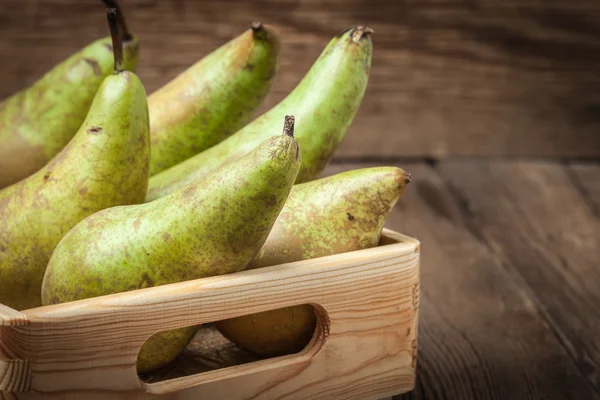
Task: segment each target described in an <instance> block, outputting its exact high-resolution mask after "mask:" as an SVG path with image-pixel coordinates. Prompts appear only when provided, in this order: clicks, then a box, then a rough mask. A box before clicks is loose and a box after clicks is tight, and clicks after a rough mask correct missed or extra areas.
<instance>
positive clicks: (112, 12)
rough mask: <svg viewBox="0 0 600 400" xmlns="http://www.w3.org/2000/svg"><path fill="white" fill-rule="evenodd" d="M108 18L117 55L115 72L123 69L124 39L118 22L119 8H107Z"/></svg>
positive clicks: (115, 54) (115, 55) (114, 50)
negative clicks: (120, 33)
mask: <svg viewBox="0 0 600 400" xmlns="http://www.w3.org/2000/svg"><path fill="white" fill-rule="evenodd" d="M106 18H107V19H108V27H109V28H110V36H111V38H112V44H113V54H114V57H115V74H118V73H119V72H122V71H123V69H124V68H123V41H122V40H121V35H119V25H118V22H117V9H116V8H107V9H106Z"/></svg>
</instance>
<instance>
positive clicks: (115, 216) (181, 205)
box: [42, 119, 300, 372]
mask: <svg viewBox="0 0 600 400" xmlns="http://www.w3.org/2000/svg"><path fill="white" fill-rule="evenodd" d="M287 121H289V119H288V120H287ZM292 126H293V125H292ZM286 132H289V129H288V130H286ZM299 168H300V153H299V149H298V143H297V142H296V140H295V139H294V138H293V137H292V136H289V135H288V134H287V133H285V134H283V135H278V136H273V137H270V138H268V139H267V140H265V141H264V142H263V143H262V144H260V145H259V146H258V147H257V148H256V149H255V150H254V151H252V152H250V153H249V154H247V155H246V156H244V157H242V158H241V159H239V160H238V161H236V162H234V163H231V164H229V165H227V166H225V167H223V168H222V169H221V170H219V171H216V172H215V173H214V174H211V175H208V176H207V177H206V178H205V179H202V180H198V181H196V182H193V183H191V184H190V185H188V186H186V187H185V188H182V189H181V190H179V191H176V192H174V193H172V194H171V195H169V196H166V197H163V198H162V199H159V200H156V201H153V202H150V203H146V204H141V205H132V206H121V207H113V208H110V209H107V210H103V211H100V212H97V213H96V214H93V215H91V216H90V217H88V218H86V219H85V220H83V221H82V222H80V223H79V224H78V225H77V226H75V227H74V228H73V229H72V230H71V231H70V232H69V233H68V234H67V235H65V237H64V238H63V239H62V240H61V242H60V243H59V245H58V246H57V248H56V250H55V251H54V254H53V255H52V258H51V260H50V263H49V265H48V268H47V271H46V275H45V277H44V283H43V287H42V301H43V303H44V304H45V305H46V304H56V303H62V302H67V301H74V300H79V299H85V298H90V297H95V296H102V295H106V294H111V293H118V292H124V291H129V290H135V289H140V288H145V287H150V286H158V285H165V284H169V283H175V282H181V281H185V280H190V279H198V278H203V277H208V276H214V275H221V274H227V273H232V272H236V271H241V270H243V269H244V268H245V267H246V265H247V264H248V263H249V262H250V260H252V259H253V258H254V257H255V256H256V253H257V252H258V250H259V249H260V248H261V247H262V245H263V244H264V242H265V240H266V239H267V236H268V235H269V232H270V230H271V228H272V226H273V224H274V223H275V220H276V219H277V216H278V215H279V212H280V211H281V209H282V208H283V205H284V204H285V201H286V199H287V197H288V194H289V192H290V190H291V188H292V185H293V184H294V181H295V179H296V176H297V174H298V170H299ZM196 330H197V327H188V328H184V329H179V330H176V331H169V332H163V333H159V334H155V335H154V336H152V337H151V338H150V340H148V341H147V342H146V343H145V344H144V346H143V347H142V349H141V351H140V353H139V354H138V371H139V372H146V371H149V370H152V369H154V368H157V367H160V366H162V365H164V364H166V363H167V362H169V361H171V360H172V359H173V358H175V357H176V356H177V355H178V354H179V352H180V351H181V350H183V348H184V347H185V346H186V345H187V343H188V342H189V340H190V339H191V337H192V336H193V333H194V332H195V331H196ZM174 341H175V343H174Z"/></svg>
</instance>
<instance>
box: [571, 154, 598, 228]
mask: <svg viewBox="0 0 600 400" xmlns="http://www.w3.org/2000/svg"><path fill="white" fill-rule="evenodd" d="M569 170H570V171H571V173H572V175H571V179H572V180H573V183H574V185H576V186H577V188H578V189H579V190H580V191H581V193H582V194H583V197H584V198H585V199H586V200H587V201H588V203H589V204H590V207H591V208H592V210H593V211H594V213H595V214H596V216H597V217H599V218H600V164H599V163H587V164H577V163H575V164H571V165H570V166H569Z"/></svg>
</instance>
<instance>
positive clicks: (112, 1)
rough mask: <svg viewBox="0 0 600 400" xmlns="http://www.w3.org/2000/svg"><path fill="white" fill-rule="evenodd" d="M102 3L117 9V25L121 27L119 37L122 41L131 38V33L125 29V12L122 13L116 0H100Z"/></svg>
mask: <svg viewBox="0 0 600 400" xmlns="http://www.w3.org/2000/svg"><path fill="white" fill-rule="evenodd" d="M102 2H103V3H104V4H106V8H114V9H116V10H117V18H118V19H119V26H120V27H121V39H122V40H123V41H124V42H127V41H128V40H131V39H133V35H132V34H131V33H130V32H129V29H127V22H126V21H125V14H123V10H122V9H121V6H119V3H118V2H117V0H102Z"/></svg>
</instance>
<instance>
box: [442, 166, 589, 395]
mask: <svg viewBox="0 0 600 400" xmlns="http://www.w3.org/2000/svg"><path fill="white" fill-rule="evenodd" d="M439 171H440V173H441V175H442V176H443V177H444V178H445V179H447V180H448V182H449V183H450V184H451V185H452V186H453V187H454V188H455V190H456V192H457V193H458V196H459V197H460V198H461V199H462V202H463V203H462V206H463V208H464V209H465V211H466V213H467V214H468V221H467V226H468V227H469V226H470V227H476V228H474V229H476V230H477V232H479V234H480V235H481V236H480V238H481V240H482V241H483V242H485V243H486V244H487V245H488V247H489V248H490V249H491V251H492V252H493V253H494V255H495V256H496V257H497V258H498V259H499V260H500V261H501V262H502V265H503V266H504V268H505V270H506V272H507V274H508V275H509V276H511V277H512V279H513V280H514V281H515V282H520V283H521V285H522V287H523V288H524V290H525V292H526V293H527V294H528V296H529V297H530V299H531V301H532V307H533V308H535V309H536V310H538V312H539V313H540V314H541V315H542V316H543V317H544V319H545V321H546V322H547V323H548V325H549V327H550V329H551V330H552V333H553V335H554V336H555V337H556V339H557V340H559V341H560V343H561V345H562V346H563V347H564V349H565V350H566V351H567V353H568V354H569V356H570V357H571V358H572V359H573V361H574V362H575V364H576V366H577V368H578V370H579V373H580V374H581V375H582V376H584V377H585V378H586V379H587V380H588V382H589V383H590V385H591V386H592V387H593V388H594V389H595V395H596V396H597V395H598V394H600V342H599V341H598V334H599V332H600V308H599V307H598V306H599V305H600V269H599V268H598V260H599V259H600V242H599V241H598V238H600V223H599V221H598V219H597V218H595V216H594V213H593V212H592V210H591V209H590V208H589V207H588V204H587V203H586V201H585V199H584V198H583V197H582V196H581V193H580V192H579V191H578V190H577V188H576V186H574V184H573V183H572V182H571V177H570V175H569V174H568V172H567V171H566V169H565V168H564V167H563V166H562V165H560V164H556V163H543V162H537V163H536V162H519V163H505V162H496V163H488V162H481V163H468V164H467V163H460V162H455V163H443V164H441V165H440V167H439Z"/></svg>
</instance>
